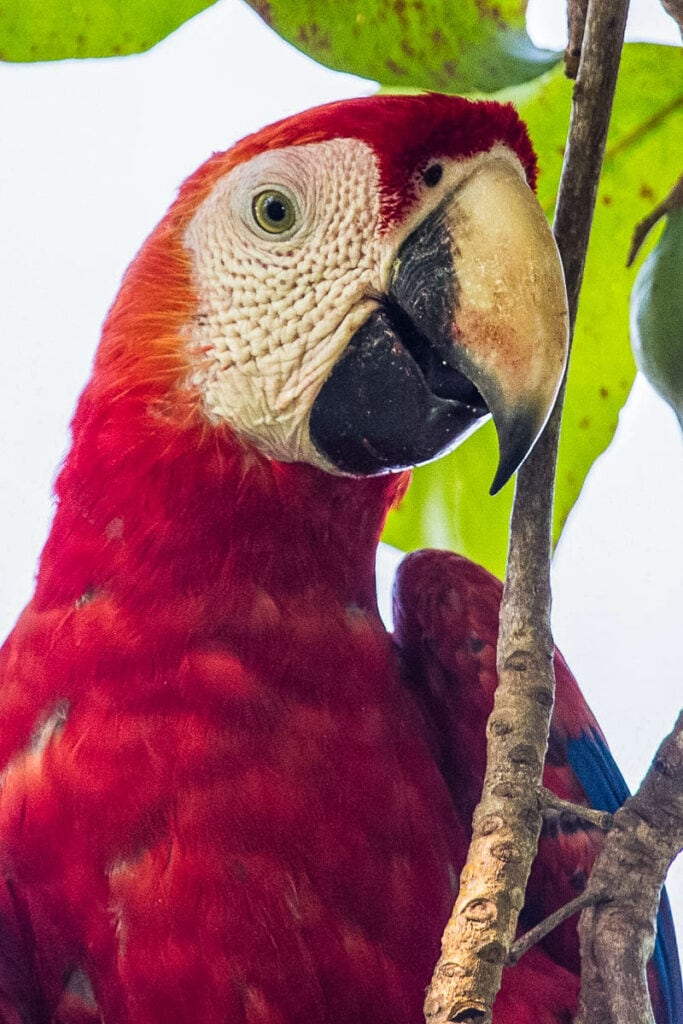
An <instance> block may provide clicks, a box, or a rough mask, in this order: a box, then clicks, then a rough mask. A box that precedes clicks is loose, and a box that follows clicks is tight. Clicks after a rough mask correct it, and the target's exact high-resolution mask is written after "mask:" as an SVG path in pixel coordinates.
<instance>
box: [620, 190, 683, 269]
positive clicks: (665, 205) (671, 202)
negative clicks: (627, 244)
mask: <svg viewBox="0 0 683 1024" xmlns="http://www.w3.org/2000/svg"><path fill="white" fill-rule="evenodd" d="M681 206H683V174H682V175H681V176H680V178H679V179H678V181H677V182H676V184H675V185H674V187H673V188H672V189H671V191H670V192H669V194H668V196H666V197H665V198H664V199H662V201H661V203H658V205H657V206H655V208H654V210H651V211H650V213H648V215H647V217H643V219H642V220H641V221H640V222H639V223H638V224H636V226H635V228H634V229H633V238H632V239H631V248H630V249H629V251H628V258H627V260H626V266H627V267H630V266H631V264H632V263H633V261H634V259H635V258H636V256H637V255H638V250H639V249H640V247H641V245H642V244H643V242H644V241H645V239H646V237H647V235H648V233H649V232H650V231H651V230H652V228H653V227H654V226H655V224H656V223H657V221H658V220H661V219H662V217H664V216H666V214H667V213H670V212H671V210H678V209H679V208H680V207H681Z"/></svg>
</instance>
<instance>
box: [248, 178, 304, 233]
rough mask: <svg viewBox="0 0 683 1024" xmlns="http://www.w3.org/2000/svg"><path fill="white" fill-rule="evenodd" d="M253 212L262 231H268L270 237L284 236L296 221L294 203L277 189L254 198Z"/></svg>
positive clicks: (270, 189) (269, 190) (260, 193)
mask: <svg viewBox="0 0 683 1024" xmlns="http://www.w3.org/2000/svg"><path fill="white" fill-rule="evenodd" d="M251 212H252V214H253V217H254V220H255V221H256V223H257V224H258V226H259V227H260V228H261V230H262V231H267V232H268V234H269V235H282V234H284V233H285V231H289V230H290V228H292V227H293V226H294V223H295V221H296V208H295V206H294V203H293V202H292V200H291V199H290V198H289V196H286V195H285V194H284V192H278V190H277V189H275V188H269V189H267V190H266V191H265V192H259V194H258V195H257V196H254V198H253V200H252V203H251Z"/></svg>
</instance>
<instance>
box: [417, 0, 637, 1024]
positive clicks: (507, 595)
mask: <svg viewBox="0 0 683 1024" xmlns="http://www.w3.org/2000/svg"><path fill="white" fill-rule="evenodd" d="M627 12H628V0H612V2H610V3H604V2H601V0H591V2H590V4H589V8H588V17H587V21H586V29H585V33H584V41H583V48H582V56H581V62H580V66H579V73H578V78H577V82H576V86H575V88H574V98H573V104H572V115H571V122H570V129H569V138H568V143H567V149H566V152H565V162H564V167H563V170H562V177H561V180H560V188H559V194H558V202H557V211H556V217H555V225H554V231H555V237H556V239H557V243H558V247H559V250H560V254H561V256H562V262H563V265H564V272H565V279H566V282H567V295H568V300H569V313H570V322H571V324H572V325H573V323H574V321H575V318H576V308H577V301H578V295H579V291H580V287H581V280H582V277H583V267H584V263H585V257H586V249H587V247H588V237H589V234H590V225H591V221H592V217H593V209H594V206H595V197H596V194H597V188H598V181H599V177H600V168H601V165H602V158H603V154H604V148H605V139H606V136H607V127H608V124H609V117H610V112H611V108H612V101H613V97H614V90H615V87H616V79H617V73H618V69H619V60H620V56H621V48H622V44H623V35H624V28H625V25H626V15H627ZM561 405H562V396H560V398H558V404H557V406H556V408H555V410H554V412H553V414H552V416H551V417H550V420H549V422H548V425H547V426H546V429H545V431H544V433H543V435H542V437H541V438H540V440H539V442H538V443H537V445H536V447H535V449H534V451H533V452H532V453H531V456H530V457H529V458H528V459H527V461H526V463H525V464H524V465H523V466H522V468H521V470H520V471H519V473H518V476H517V485H516V491H515V503H514V507H513V512H512V522H511V528H510V550H509V554H508V571H507V579H506V583H505V590H504V595H503V604H502V606H501V628H500V636H499V643H498V658H497V663H498V675H499V684H498V689H497V691H496V696H495V703H494V709H493V712H492V714H491V718H490V719H489V724H488V728H487V737H488V752H487V768H486V776H485V779H484V788H483V792H482V798H481V802H480V804H479V806H478V808H477V810H476V811H475V815H474V821H473V835H472V842H471V845H470V849H469V852H468V857H467V862H466V864H465V867H464V869H463V872H462V875H461V881H460V892H459V894H458V898H457V900H456V904H455V907H454V909H453V913H452V915H451V919H450V921H449V922H448V924H447V926H446V930H445V932H444V935H443V940H442V954H441V958H440V959H439V962H438V964H437V966H436V969H435V972H434V976H433V978H432V982H431V985H430V987H429V989H428V992H427V999H426V1002H425V1017H426V1020H427V1021H428V1024H445V1022H447V1021H460V1022H466V1021H477V1022H479V1024H485V1022H486V1021H490V1019H491V1012H492V1006H493V1001H494V999H495V997H496V994H497V992H498V989H499V988H500V983H501V978H502V972H503V967H504V965H505V963H506V961H507V958H508V954H509V950H510V947H511V945H512V943H513V941H514V937H515V932H516V928H517V920H518V917H519V911H520V910H521V907H522V905H523V903H524V892H525V889H526V884H527V880H528V877H529V871H530V868H531V863H532V860H533V858H534V855H535V852H536V848H537V843H538V836H539V832H540V826H541V815H540V811H539V807H538V791H539V787H540V784H541V773H542V769H543V760H544V757H545V750H546V746H547V737H548V728H549V723H550V715H551V712H552V706H553V700H554V676H553V668H552V657H553V640H552V634H551V631H550V572H549V565H550V538H551V519H552V492H553V483H554V476H555V464H556V460H557V442H558V437H559V425H560V416H561Z"/></svg>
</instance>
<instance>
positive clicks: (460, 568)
mask: <svg viewBox="0 0 683 1024" xmlns="http://www.w3.org/2000/svg"><path fill="white" fill-rule="evenodd" d="M501 594H502V585H501V583H500V582H499V581H498V580H497V579H496V578H495V577H493V576H491V575H490V574H489V573H488V572H486V570H485V569H482V568H481V567H480V566H477V565H474V564H473V563H472V562H469V561H467V560H466V559H464V558H461V557H460V556H458V555H456V554H453V553H452V552H443V551H420V552H416V553H415V554H413V555H410V556H409V557H407V558H406V559H404V561H403V562H402V563H401V565H400V566H399V569H398V572H397V576H396V583H395V590H394V623H395V632H394V639H395V642H396V644H397V647H398V648H399V651H400V654H401V657H402V660H403V663H404V666H405V673H406V678H407V680H408V685H409V686H410V687H411V689H412V690H413V691H414V694H415V699H416V700H417V701H418V703H419V704H420V705H421V707H422V710H423V713H424V715H425V719H426V722H427V728H428V730H429V734H430V738H431V742H432V745H433V748H434V752H435V756H436V758H437V760H438V762H439V764H440V766H441V770H442V772H443V775H444V778H445V779H446V782H447V783H448V785H449V788H450V792H451V796H452V798H453V802H454V804H455V807H456V811H457V813H458V816H459V817H460V819H461V821H462V823H463V826H464V827H465V828H467V829H469V823H470V821H471V818H472V813H473V811H474V808H475V806H476V804H477V802H478V800H479V797H480V794H481V787H482V782H483V778H484V770H485V766H486V734H485V730H486V721H487V718H488V715H489V713H490V711H491V708H492V705H493V696H494V691H495V688H496V685H497V673H496V642H497V638H498V613H499V606H500V599H501ZM555 675H556V684H557V686H556V702H555V708H554V712H553V719H552V723H551V730H550V737H549V747H548V755H547V759H546V767H545V771H544V784H545V785H546V786H547V787H548V789H551V790H552V791H553V792H555V793H556V794H557V795H558V796H559V797H561V798H563V799H565V800H569V801H571V802H573V803H576V804H583V805H585V806H593V807H597V808H599V809H601V810H609V811H615V810H616V809H617V808H618V807H619V806H620V805H621V804H622V803H623V802H624V800H625V799H626V797H627V796H628V789H627V787H626V784H625V782H624V780H623V778H622V776H621V773H620V772H619V769H618V768H617V766H616V764H615V762H614V760H613V758H612V756H611V754H610V752H609V749H608V747H607V744H606V742H605V739H604V737H603V735H602V733H601V731H600V728H599V726H598V724H597V722H596V721H595V718H594V717H593V715H592V713H591V711H590V709H589V707H588V705H587V704H586V702H585V700H584V699H583V696H582V695H581V692H580V690H579V688H578V685H577V683H576V681H575V680H574V678H573V676H572V674H571V672H570V671H569V669H568V667H567V665H566V662H565V661H564V659H563V658H562V656H561V655H560V654H559V652H556V657H555ZM602 844H603V835H602V833H601V832H600V831H599V830H598V829H597V828H596V827H594V826H592V825H590V824H588V823H586V822H584V821H583V820H581V819H579V818H577V817H576V816H575V815H571V814H566V813H558V814H556V815H554V816H553V815H551V816H549V817H548V818H547V819H546V820H545V822H544V826H543V830H542V834H541V837H540V840H539V849H538V855H537V858H536V861H535V863H534V866H533V869H532V872H531V877H530V879H529V886H528V888H527V898H526V903H525V907H524V910H523V912H522V915H521V918H520V927H521V928H522V929H523V930H526V929H527V928H529V927H531V926H533V925H534V924H535V923H537V922H538V921H540V920H542V919H544V918H545V917H546V916H547V915H548V914H550V913H552V912H553V911H554V910H556V909H557V908H558V907H560V906H562V905H563V904H565V903H566V902H568V901H569V900H570V899H572V898H573V897H575V896H576V895H578V894H579V893H580V892H581V890H582V889H583V888H585V885H586V882H587V879H588V875H589V874H590V871H591V868H592V866H593V862H594V860H595V858H596V856H597V855H598V853H599V852H600V849H601V848H602ZM465 852H466V851H463V859H464V856H465ZM542 946H543V949H544V950H545V952H547V954H548V955H549V956H550V957H552V959H553V960H554V961H555V962H556V963H559V964H562V965H563V966H564V967H567V968H569V969H570V970H572V971H573V972H575V973H576V974H578V972H579V966H580V965H579V948H578V938H577V934H576V918H572V919H570V920H569V921H566V922H565V923H564V924H563V925H561V926H560V927H559V928H557V929H555V931H554V932H553V933H552V934H551V935H550V936H548V938H547V939H546V940H545V941H544V943H543V944H542ZM649 974H650V988H651V991H652V995H653V1003H654V1009H655V1016H656V1020H657V1024H677V1022H680V1021H683V990H682V986H681V972H680V961H679V958H678V951H677V947H676V937H675V933H674V929H673V922H672V918H671V911H670V907H669V903H668V899H667V898H666V894H665V893H663V895H662V901H661V904H660V910H659V915H658V935H657V945H656V949H655V954H654V957H653V959H652V961H651V964H650V970H649Z"/></svg>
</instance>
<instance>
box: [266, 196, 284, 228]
mask: <svg viewBox="0 0 683 1024" xmlns="http://www.w3.org/2000/svg"><path fill="white" fill-rule="evenodd" d="M264 205H265V209H266V217H267V218H268V220H272V222H273V223H274V224H279V223H280V222H281V221H283V220H284V219H285V217H286V216H287V210H286V209H285V204H284V203H283V202H282V200H280V199H275V197H274V196H273V197H272V198H270V199H267V200H266V202H265V204H264Z"/></svg>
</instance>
